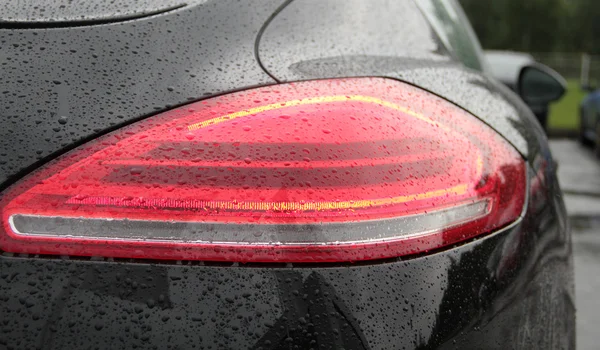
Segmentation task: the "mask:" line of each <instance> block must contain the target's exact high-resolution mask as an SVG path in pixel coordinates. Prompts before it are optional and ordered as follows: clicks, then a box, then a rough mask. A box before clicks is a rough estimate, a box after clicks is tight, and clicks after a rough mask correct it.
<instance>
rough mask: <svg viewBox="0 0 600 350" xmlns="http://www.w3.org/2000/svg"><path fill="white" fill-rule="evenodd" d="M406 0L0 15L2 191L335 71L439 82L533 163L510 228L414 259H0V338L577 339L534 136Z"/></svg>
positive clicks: (525, 116) (209, 341)
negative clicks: (204, 113)
mask: <svg viewBox="0 0 600 350" xmlns="http://www.w3.org/2000/svg"><path fill="white" fill-rule="evenodd" d="M281 5H287V6H284V7H280V6H281ZM383 5H385V6H383ZM278 8H279V9H281V12H280V13H277V14H276V15H275V16H272V15H273V14H275V13H276V11H277V9H278ZM415 9H416V8H415V7H414V6H413V5H412V3H409V2H400V1H396V2H386V3H385V4H384V3H382V4H375V3H374V2H356V1H345V2H329V1H321V2H318V3H317V2H312V3H311V2H301V1H294V2H291V3H289V5H288V4H287V2H283V1H263V2H260V3H254V2H253V3H252V4H244V3H239V2H235V1H210V2H207V3H205V4H201V5H197V6H188V7H185V8H182V9H180V10H176V11H173V12H170V13H167V14H163V15H159V16H154V17H149V18H144V19H140V20H136V21H127V22H123V23H117V24H109V25H97V26H89V27H87V26H81V27H76V28H55V29H50V30H43V29H14V28H13V29H0V46H1V47H2V50H0V70H1V72H2V76H3V79H2V82H0V87H1V88H0V93H1V95H0V96H1V97H0V183H2V187H5V186H6V185H8V184H10V183H11V182H14V181H16V180H18V179H19V178H20V177H21V176H22V175H23V174H25V173H27V172H29V171H31V169H34V168H35V167H36V166H38V165H39V164H42V163H44V162H45V161H47V160H48V159H51V158H53V157H54V156H55V155H56V154H60V153H63V152H65V151H66V150H68V149H71V148H73V147H75V146H76V145H78V144H80V143H81V142H84V141H85V140H89V139H91V138H93V137H95V136H96V135H99V134H103V133H106V132H108V131H109V130H112V129H114V128H117V127H119V126H121V125H124V124H128V123H131V122H134V121H136V120H139V119H141V118H143V117H146V116H148V115H151V114H153V113H156V112H159V111H162V110H165V109H168V108H170V107H171V106H174V105H179V104H182V103H185V102H186V101H189V100H194V99H198V98H202V97H203V96H209V95H214V94H219V93H224V92H228V91H233V90H238V89H243V88H248V87H252V86H257V85H263V84H271V83H275V82H276V81H291V80H302V79H318V78H328V77H340V76H368V75H378V76H387V77H391V78H396V79H400V80H404V81H407V82H409V83H412V84H415V85H417V86H421V87H422V88H425V89H427V90H430V91H432V92H434V93H436V94H438V95H440V96H443V97H444V98H446V99H448V100H450V101H452V102H454V103H456V104H457V105H459V106H462V107H463V108H465V109H467V110H469V111H470V112H472V113H473V114H475V115H476V116H478V117H480V118H481V119H482V120H483V121H485V122H486V123H488V124H489V125H490V126H492V127H493V128H495V129H496V130H497V131H498V132H499V133H500V134H502V135H503V136H504V137H505V138H506V139H507V140H509V141H510V142H511V143H512V144H513V145H514V146H515V147H516V148H517V149H518V150H519V151H520V152H521V153H522V154H523V155H524V157H526V159H527V161H528V163H529V166H530V179H529V180H530V181H529V183H530V193H529V202H528V206H527V211H526V213H525V215H524V216H523V218H522V219H521V220H520V221H519V222H518V223H516V224H515V225H512V226H511V227H508V228H505V229H504V230H501V231H500V232H497V233H494V234H492V235H489V236H487V237H485V238H482V239H478V240H474V241H472V242H468V243H465V244H462V245H458V246H455V247H450V248H447V249H444V250H441V251H438V252H433V253H431V254H426V255H423V256H418V257H409V258H405V259H394V260H389V261H379V262H367V263H361V264H355V265H342V266H333V265H320V266H317V265H287V266H283V265H281V266H280V265H262V266H261V265H247V266H245V265H239V264H229V265H227V264H213V263H202V262H194V263H190V262H172V263H165V262H163V263H156V262H151V261H122V260H119V261H114V260H113V259H97V258H92V259H68V258H60V257H34V256H13V255H12V254H7V253H3V254H1V255H0V349H28V348H42V349H63V348H76V349H77V348H99V349H104V348H112V349H120V348H123V349H130V348H135V347H137V348H143V349H146V348H156V349H167V348H172V349H187V348H200V349H201V348H206V349H209V348H212V349H244V348H254V349H259V348H263V349H289V348H293V347H294V346H297V348H301V349H307V348H311V347H312V348H318V349H341V348H345V349H402V348H407V349H412V348H434V347H441V348H450V349H452V348H457V349H465V348H473V349H480V348H496V349H506V348H525V349H529V348H540V349H551V348H574V341H575V340H574V339H575V337H574V313H575V309H574V302H573V298H574V292H573V267H572V256H571V243H570V234H569V227H568V223H567V222H566V214H565V210H564V206H563V203H562V198H561V192H560V188H559V187H558V183H557V181H556V176H555V171H556V169H555V166H554V163H553V160H552V158H551V154H550V153H549V150H548V146H547V142H546V140H545V136H544V134H543V131H542V130H541V128H540V127H539V125H538V124H537V123H536V122H535V119H534V117H533V115H532V114H531V112H530V111H529V110H528V108H527V107H526V106H525V105H524V104H523V103H522V101H520V100H519V99H518V97H516V96H515V95H514V94H513V93H511V92H510V91H509V90H508V89H507V88H505V87H503V86H502V85H501V84H499V83H497V82H496V81H493V80H491V79H490V78H488V77H487V75H486V74H484V73H481V72H476V71H473V70H469V69H467V68H464V67H463V66H462V65H460V63H458V62H457V61H456V60H454V59H453V58H452V55H451V54H449V53H448V51H447V50H446V49H445V48H444V47H443V46H442V45H441V44H440V41H439V39H438V38H437V37H436V35H435V34H434V33H433V31H432V30H431V28H430V27H429V25H428V24H427V22H426V21H425V20H424V18H422V17H419V16H418V12H415V11H416V10H415ZM394 11H396V12H394ZM358 13H360V18H357V19H356V20H355V21H352V22H350V23H351V24H347V23H346V24H344V21H339V20H338V19H339V18H348V16H349V17H350V18H353V16H357V15H356V14H358ZM406 13H408V14H411V16H405V15H401V14H406ZM390 14H391V15H390ZM415 14H417V16H415ZM344 16H345V17H344ZM403 16H404V17H406V18H404V17H403ZM394 19H396V20H394ZM269 20H270V22H269ZM382 23H385V24H386V25H385V26H382V25H381V24H382ZM382 27H384V28H382ZM408 29H411V31H408ZM261 33H262V35H259V34H261ZM255 45H256V47H258V51H255V50H254V48H255ZM257 55H258V57H259V58H260V62H259V61H257V60H256V56H257ZM261 67H264V68H265V69H266V72H265V71H264V70H263V69H262V68H261ZM271 76H272V77H273V78H272V77H271ZM63 116H64V117H66V120H65V119H61V117H63ZM2 187H0V188H2Z"/></svg>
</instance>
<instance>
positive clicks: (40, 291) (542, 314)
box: [0, 183, 574, 349]
mask: <svg viewBox="0 0 600 350" xmlns="http://www.w3.org/2000/svg"><path fill="white" fill-rule="evenodd" d="M548 185H550V186H556V183H554V184H548ZM543 193H545V189H544V192H543ZM534 200H535V201H538V202H537V203H534V202H533V201H534ZM528 207H529V210H530V211H531V210H532V208H537V209H536V210H538V211H543V215H537V216H536V219H531V218H530V219H528V217H531V216H527V215H526V216H525V218H524V219H522V220H521V221H520V222H518V223H517V224H515V225H512V226H510V227H508V228H506V229H504V230H502V231H500V232H498V233H495V234H493V235H490V236H488V237H486V238H484V239H480V240H476V241H473V242H471V243H468V244H464V245H462V246H459V247H455V248H452V249H449V250H447V251H442V252H437V253H434V254H431V255H424V256H420V257H415V258H410V259H406V260H400V259H399V260H397V261H384V262H381V263H376V264H374V263H365V264H357V265H355V266H316V267H315V266H307V265H301V264H300V265H291V264H290V265H288V266H258V265H256V266H253V265H249V266H239V265H237V264H234V265H224V266H223V265H222V266H218V264H213V265H212V266H211V264H203V263H200V264H198V263H187V262H178V263H173V264H152V263H148V262H141V263H139V262H126V261H118V262H115V261H110V259H108V260H104V259H100V260H99V261H84V260H67V259H60V258H55V259H44V258H31V257H16V256H15V257H9V256H7V254H5V255H4V256H3V257H2V258H1V259H0V271H1V273H0V291H2V299H1V300H2V307H1V308H0V311H1V312H2V315H3V317H2V323H1V325H2V330H3V332H2V333H3V337H2V338H1V340H0V344H4V345H5V346H7V348H11V347H14V348H31V347H35V346H42V347H43V348H47V349H63V348H66V347H71V348H82V347H86V346H88V345H93V346H96V347H98V348H109V347H110V348H132V347H140V348H150V347H155V348H159V349H160V348H166V347H167V346H168V345H170V346H171V347H172V348H191V347H192V346H196V347H198V348H211V346H212V348H217V349H221V348H229V349H240V348H254V349H258V348H263V349H280V348H287V347H288V346H290V345H298V346H300V348H309V347H314V348H319V349H340V348H345V349H391V348H395V349H401V348H432V347H438V346H441V347H442V348H457V349H464V348H495V349H505V348H544V349H555V348H569V347H571V346H572V345H573V342H574V338H573V335H574V333H573V332H572V327H573V326H574V325H573V324H572V323H573V320H574V318H573V315H574V303H573V290H572V287H573V274H572V262H571V255H570V253H571V252H570V244H569V243H570V237H569V235H567V232H568V231H567V227H566V222H564V221H563V220H561V217H562V215H563V214H564V213H563V210H564V208H563V207H562V202H561V201H560V200H557V199H555V200H552V199H551V198H543V196H542V197H540V196H533V195H530V203H529V205H528ZM528 214H530V213H528Z"/></svg>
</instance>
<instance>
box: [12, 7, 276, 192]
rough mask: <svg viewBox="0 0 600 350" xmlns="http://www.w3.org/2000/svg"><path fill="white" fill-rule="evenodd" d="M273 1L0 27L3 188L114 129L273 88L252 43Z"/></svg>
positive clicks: (272, 8) (272, 9)
mask: <svg viewBox="0 0 600 350" xmlns="http://www.w3.org/2000/svg"><path fill="white" fill-rule="evenodd" d="M279 5H280V2H279V1H264V2H261V3H260V4H245V5H243V4H239V3H238V2H237V1H213V2H207V3H203V4H199V5H197V6H188V7H185V8H182V9H180V10H177V11H172V12H169V13H167V14H163V15H158V16H153V17H149V18H144V19H141V20H136V21H126V22H122V23H114V24H108V25H95V26H85V27H72V28H53V29H0V43H1V45H2V50H0V69H1V71H2V75H3V79H2V82H1V83H0V86H1V88H0V96H1V97H0V111H1V112H0V113H1V115H0V123H2V127H1V128H0V149H1V150H2V152H0V188H2V187H5V186H6V184H7V180H11V179H12V180H14V179H16V178H19V177H20V176H21V175H22V174H24V173H26V172H29V171H30V170H31V169H32V168H34V167H35V166H37V165H39V164H41V163H43V162H45V161H47V160H48V159H51V158H53V157H54V156H55V155H56V154H59V153H64V152H65V151H66V150H68V149H70V148H72V147H73V146H75V145H78V144H80V143H81V142H83V141H85V140H89V139H91V138H93V137H96V136H98V135H100V134H103V133H106V132H108V131H109V130H112V129H114V128H117V127H119V126H120V125H125V124H128V123H131V122H133V121H136V120H139V119H141V118H143V117H146V116H149V115H152V114H155V113H157V112H160V111H163V110H166V109H169V108H170V107H172V106H176V105H180V104H183V103H186V102H190V101H192V100H197V99H199V98H202V97H206V96H210V95H215V94H219V93H223V92H226V91H231V90H238V89H242V88H248V87H252V86H257V85H264V84H272V83H274V81H273V80H272V79H271V78H270V77H269V76H268V75H267V74H266V73H265V72H264V71H263V70H262V69H261V67H260V65H259V64H258V63H257V61H256V59H255V57H254V42H255V38H256V36H257V33H258V32H259V30H260V28H261V26H262V25H263V23H264V22H265V20H266V19H267V18H268V17H269V15H270V14H271V13H272V12H273V11H275V9H276V8H277V6H279ZM232 9H235V10H232ZM232 23H235V24H236V25H232ZM0 28H1V27H0Z"/></svg>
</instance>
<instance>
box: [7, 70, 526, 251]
mask: <svg viewBox="0 0 600 350" xmlns="http://www.w3.org/2000/svg"><path fill="white" fill-rule="evenodd" d="M525 187H526V179H525V164H524V161H523V160H522V159H521V157H520V156H519V154H518V153H517V152H516V151H515V150H514V149H513V148H512V147H511V146H510V145H509V144H508V143H507V142H506V141H504V140H503V139H502V138H500V137H499V136H498V135H497V134H496V133H495V132H494V131H492V130H491V129H490V128H488V127H487V126H486V125H484V124H483V123H482V122H480V121H479V120H478V119H476V118H474V117H473V116H471V115H469V114H468V113H466V112H465V111H463V110H461V109H460V108H457V107H455V106H454V105H452V104H450V103H448V102H446V101H444V100H442V99H440V98H438V97H436V96H434V95H432V94H429V93H427V92H425V91H423V90H420V89H417V88H415V87H412V86H409V85H406V84H403V83H400V82H397V81H392V80H387V79H381V78H356V79H343V80H323V81H313V82H302V83H295V84H286V85H278V86H272V87H265V88H259V89H254V90H250V91H244V92H238V93H233V94H229V95H225V96H220V97H216V98H212V99H209V100H206V101H201V102H198V103H194V104H191V105H188V106H185V107H182V108H178V109H175V110H173V111H170V112H167V113H163V114H160V115H158V116H155V117H152V118H149V119H146V120H144V121H141V122H138V123H136V124H134V125H132V126H129V127H126V128H123V129H120V130H118V131H116V132H113V133H112V134H109V135H107V136H104V137H102V138H100V139H98V140H96V141H93V142H91V143H89V144H88V145H86V146H85V147H81V148H79V149H76V150H74V151H72V152H70V153H68V154H66V155H64V156H62V157H60V158H59V159H58V160H56V161H53V162H51V163H50V164H48V165H47V166H46V167H44V168H43V169H41V170H39V171H37V172H35V173H34V174H33V175H32V176H30V177H29V178H27V179H25V180H24V181H22V182H21V183H20V184H18V185H15V186H13V188H11V189H10V190H8V191H7V194H5V195H4V196H3V198H2V202H1V203H0V205H1V208H2V220H3V225H2V229H3V232H1V235H0V249H2V250H4V251H8V252H16V253H32V254H56V255H84V256H92V255H94V256H110V257H127V258H154V259H194V260H220V261H285V262H309V261H355V260H367V259H380V258H389V257H397V256H401V255H406V254H414V253H419V252H423V251H427V250H431V249H435V248H439V247H443V246H445V245H448V244H452V243H456V242H459V241H463V240H466V239H469V238H472V237H475V236H477V235H480V234H483V233H486V232H490V231H492V230H494V229H497V228H499V227H502V226H505V225H507V224H509V223H511V222H513V221H515V220H516V219H517V218H518V217H519V216H520V214H521V211H522V209H523V205H524V196H525V192H526V191H525Z"/></svg>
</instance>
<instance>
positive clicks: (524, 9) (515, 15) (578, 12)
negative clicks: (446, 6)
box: [460, 0, 600, 55]
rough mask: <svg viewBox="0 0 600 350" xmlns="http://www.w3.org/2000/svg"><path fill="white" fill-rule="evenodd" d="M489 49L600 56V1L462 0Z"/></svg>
mask: <svg viewBox="0 0 600 350" xmlns="http://www.w3.org/2000/svg"><path fill="white" fill-rule="evenodd" d="M460 3H461V5H462V6H463V8H464V10H465V12H466V14H467V16H468V17H469V20H470V21H471V24H472V25H473V28H474V29H475V32H476V33H477V36H478V37H479V40H480V41H481V44H482V46H483V47H484V48H485V49H497V50H514V51H525V52H553V51H559V52H587V53H589V54H596V55H598V54H600V0H460Z"/></svg>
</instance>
